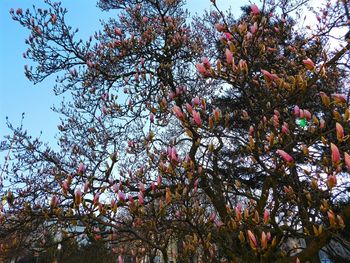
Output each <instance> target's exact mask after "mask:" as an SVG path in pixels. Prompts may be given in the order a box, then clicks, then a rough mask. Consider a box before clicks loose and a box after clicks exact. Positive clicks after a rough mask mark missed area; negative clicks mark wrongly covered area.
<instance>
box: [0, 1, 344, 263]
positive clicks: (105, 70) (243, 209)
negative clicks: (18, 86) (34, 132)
mask: <svg viewBox="0 0 350 263" xmlns="http://www.w3.org/2000/svg"><path fill="white" fill-rule="evenodd" d="M210 2H211V11H208V12H206V13H205V14H204V15H203V16H197V17H190V15H189V13H188V12H187V11H186V9H185V7H184V4H185V3H184V1H181V0H143V1H139V0H113V1H112V0H100V1H99V2H98V6H99V7H100V8H101V9H103V10H105V11H109V10H112V9H116V10H118V16H117V17H111V18H110V19H109V20H108V21H104V22H102V25H101V30H100V31H98V32H96V33H95V34H94V35H93V36H92V37H90V38H89V39H87V40H80V39H77V37H76V33H77V30H75V29H73V28H71V27H70V26H69V25H67V24H66V22H65V16H66V14H67V12H68V11H67V10H66V9H64V7H62V5H61V3H56V2H51V1H49V0H47V1H46V4H47V9H40V8H35V7H34V8H33V9H32V10H22V9H17V10H10V13H11V15H12V18H13V19H14V20H15V21H17V22H18V23H19V24H20V25H21V26H23V27H25V28H27V29H28V30H29V32H30V35H29V37H28V39H27V40H26V43H27V45H28V50H27V51H26V52H25V53H24V54H23V55H24V57H25V58H28V59H29V60H30V61H31V62H30V63H31V64H30V65H31V66H26V67H25V74H26V76H27V77H28V78H29V79H30V80H31V81H33V82H34V83H37V82H41V81H44V80H45V79H46V78H47V77H48V76H51V75H54V76H56V77H57V85H56V86H55V87H54V90H55V92H56V93H57V94H62V93H65V94H69V97H68V99H67V100H66V101H62V103H61V105H60V107H56V108H55V109H54V110H55V111H56V112H58V113H59V114H61V116H62V117H61V123H60V124H59V125H58V132H59V133H58V138H57V142H58V145H59V149H58V150H54V149H52V148H50V147H49V146H48V145H47V144H45V143H44V142H42V141H41V140H40V138H33V137H31V136H30V135H29V134H28V133H27V132H26V130H25V128H23V127H19V128H17V127H12V125H11V124H9V127H10V128H11V130H12V132H13V134H11V135H9V136H8V137H6V138H5V140H4V141H3V142H2V143H1V150H3V151H9V154H8V156H7V158H6V160H5V163H4V164H3V166H2V167H1V168H2V171H3V175H5V178H3V185H2V188H0V194H1V195H2V196H3V203H2V205H1V213H0V226H1V228H0V242H2V245H1V249H2V250H3V251H10V250H11V247H13V246H17V247H18V246H27V247H28V246H29V247H32V248H33V249H38V248H39V247H41V248H42V249H48V248H49V247H50V246H57V243H59V242H62V240H68V239H71V238H78V239H79V238H83V239H87V240H95V241H99V242H106V243H107V245H108V246H109V247H110V248H111V249H112V251H113V253H115V254H116V255H117V256H118V258H119V259H118V260H119V261H120V262H122V261H123V258H125V257H126V256H129V257H132V258H134V260H136V262H138V261H139V260H141V258H143V257H145V256H147V257H149V258H150V259H151V260H152V259H154V258H155V257H156V255H159V254H160V255H161V256H162V257H163V260H164V261H165V262H169V260H170V258H175V259H176V260H177V262H192V261H191V260H193V259H194V258H196V259H197V260H198V262H200V261H202V262H221V261H225V260H226V261H227V262H281V263H282V262H307V261H309V262H319V255H318V254H319V251H320V250H321V249H323V248H324V247H326V246H327V245H329V244H330V242H331V241H332V240H338V242H340V241H339V240H343V239H344V238H345V239H348V237H347V236H346V235H344V231H345V230H344V229H345V228H346V229H348V228H349V226H348V225H345V223H344V222H349V218H350V206H349V204H348V200H349V170H350V144H349V135H348V133H349V131H350V126H349V120H350V110H349V107H348V102H349V94H350V93H349V89H348V88H349V87H348V71H349V64H348V58H349V49H350V43H349V42H348V39H347V38H348V34H347V32H348V27H349V21H350V17H349V12H348V1H347V0H343V1H338V2H336V3H333V2H330V1H326V2H325V3H324V4H323V5H322V6H321V7H319V8H314V7H312V6H309V5H308V1H299V0H295V1H288V2H287V1H276V2H275V1H270V0H266V1H263V3H262V4H261V5H259V4H249V3H247V5H246V6H244V7H242V15H241V16H240V17H236V16H235V15H234V14H232V13H231V12H230V11H227V12H222V11H221V10H219V8H218V7H217V5H216V1H215V0H212V1H210ZM208 6H209V2H208ZM306 11H307V12H308V16H311V14H312V16H313V15H315V21H316V22H315V24H314V25H312V26H307V27H304V26H303V24H302V22H301V21H302V19H303V15H304V13H303V12H306ZM342 30H343V31H342ZM338 32H344V33H338ZM47 233H55V235H56V238H53V239H52V238H51V239H49V238H47ZM345 233H346V231H345ZM9 237H15V238H12V242H6V239H8V238H9ZM33 240H35V242H33ZM9 243H11V244H9ZM28 244H30V245H28ZM169 248H171V249H170V250H171V253H169ZM173 248H174V249H173Z"/></svg>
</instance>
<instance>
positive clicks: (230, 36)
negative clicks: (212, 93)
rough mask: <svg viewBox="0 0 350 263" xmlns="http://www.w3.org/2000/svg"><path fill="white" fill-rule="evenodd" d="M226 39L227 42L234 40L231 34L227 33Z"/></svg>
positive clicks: (225, 34)
mask: <svg viewBox="0 0 350 263" xmlns="http://www.w3.org/2000/svg"><path fill="white" fill-rule="evenodd" d="M224 37H225V39H226V40H229V41H232V40H233V36H232V35H231V34H230V33H229V32H225V33H224Z"/></svg>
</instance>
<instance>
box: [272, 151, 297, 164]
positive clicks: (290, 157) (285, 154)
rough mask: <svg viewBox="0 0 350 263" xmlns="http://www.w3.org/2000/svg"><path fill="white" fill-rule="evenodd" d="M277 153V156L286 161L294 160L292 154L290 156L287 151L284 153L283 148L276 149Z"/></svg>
mask: <svg viewBox="0 0 350 263" xmlns="http://www.w3.org/2000/svg"><path fill="white" fill-rule="evenodd" d="M276 152H277V153H278V155H279V156H281V157H282V158H283V160H284V161H286V162H287V163H292V162H294V159H293V157H292V156H290V155H289V154H288V153H286V152H285V151H283V150H277V151H276Z"/></svg>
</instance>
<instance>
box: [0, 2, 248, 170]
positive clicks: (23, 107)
mask: <svg viewBox="0 0 350 263" xmlns="http://www.w3.org/2000/svg"><path fill="white" fill-rule="evenodd" d="M61 2H62V5H63V6H64V7H66V8H67V9H68V11H69V12H68V14H67V20H68V23H69V24H70V25H72V26H73V28H76V27H79V30H80V31H79V34H80V35H79V36H80V37H81V38H83V39H84V38H85V39H86V38H87V37H88V36H90V35H92V34H93V33H94V31H95V30H97V29H99V28H100V27H99V26H100V23H99V20H100V19H101V18H102V19H106V18H107V17H108V16H109V15H110V14H108V13H106V12H102V11H100V10H99V9H98V8H97V7H96V1H95V0H61ZM188 2H189V4H188V9H189V10H190V12H191V13H195V12H198V13H201V12H202V11H203V10H204V9H205V8H208V7H209V6H210V1H209V0H189V1H188ZM242 2H243V1H242V0H240V1H232V0H217V3H218V5H219V6H220V8H221V10H225V9H228V8H229V6H230V5H232V6H231V7H232V9H233V10H234V11H235V12H239V7H240V5H242V4H240V3H242ZM232 3H234V4H232ZM245 3H247V2H245ZM33 4H34V5H36V6H37V7H39V6H45V5H44V4H43V0H40V1H39V0H1V1H0V137H1V139H2V138H3V136H4V135H6V134H8V133H9V130H7V128H6V125H5V122H6V120H5V118H6V116H8V117H9V120H10V122H12V123H13V124H15V125H18V124H19V123H20V120H21V115H22V113H23V112H24V113H25V119H24V127H25V128H26V129H27V130H28V131H29V133H30V134H32V135H33V136H38V135H39V134H40V131H42V132H43V134H42V139H43V140H44V141H47V142H51V143H53V142H54V140H53V138H54V135H55V134H56V132H57V124H58V123H59V116H58V115H57V114H55V113H53V112H52V111H51V110H50V108H51V107H52V106H53V105H54V104H56V105H58V104H59V102H60V101H61V98H59V97H56V96H54V94H53V91H52V87H53V86H54V81H53V79H54V78H49V79H47V80H45V81H44V82H42V83H39V84H37V85H33V83H31V82H29V81H28V79H27V78H26V77H25V76H24V65H25V64H28V63H29V61H27V60H25V59H24V58H23V57H22V53H23V52H24V51H25V50H26V49H27V47H26V45H25V43H24V40H25V39H26V38H27V37H28V35H29V32H28V31H27V30H25V29H24V28H22V27H21V26H20V25H19V24H18V23H16V22H15V21H13V20H12V19H11V16H10V14H9V10H10V8H14V9H15V10H16V9H17V8H19V7H20V8H22V9H23V10H25V9H26V8H30V7H31V6H32V5H33ZM1 139H0V140H1ZM0 163H1V161H0Z"/></svg>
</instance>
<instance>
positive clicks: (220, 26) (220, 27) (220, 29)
mask: <svg viewBox="0 0 350 263" xmlns="http://www.w3.org/2000/svg"><path fill="white" fill-rule="evenodd" d="M215 28H216V30H217V31H218V32H222V31H223V30H224V28H225V27H224V26H223V25H222V24H219V23H216V24H215Z"/></svg>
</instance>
